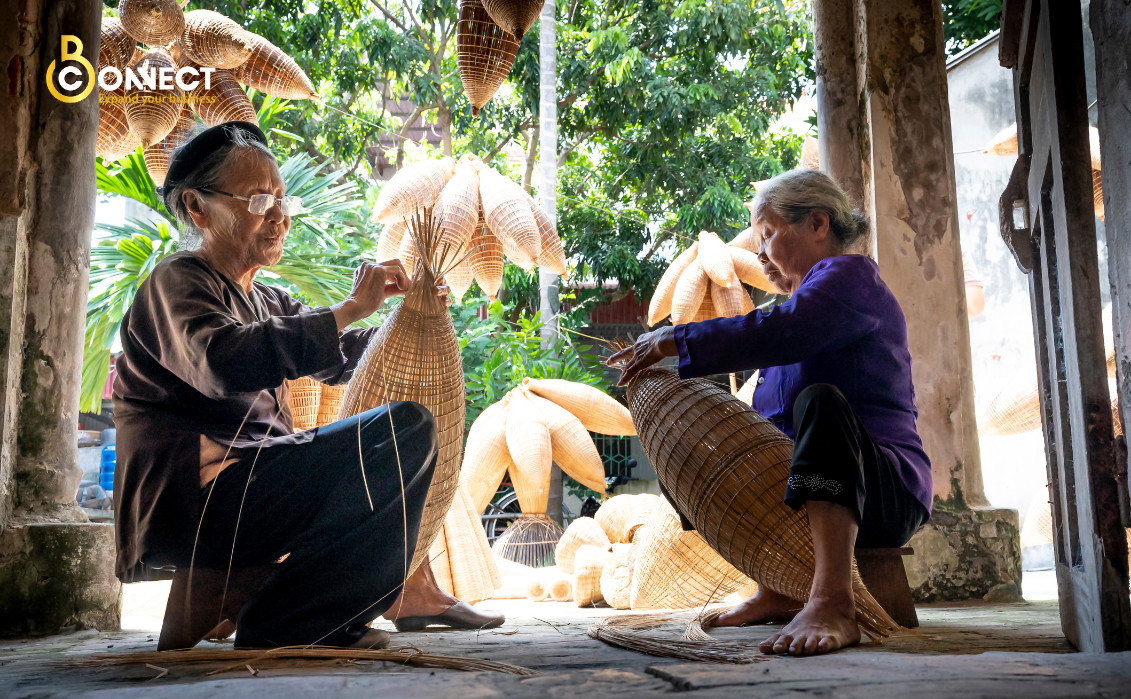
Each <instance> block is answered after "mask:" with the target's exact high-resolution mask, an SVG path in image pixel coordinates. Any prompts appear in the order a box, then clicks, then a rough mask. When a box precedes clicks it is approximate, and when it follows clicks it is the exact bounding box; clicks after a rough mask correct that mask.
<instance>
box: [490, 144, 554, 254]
mask: <svg viewBox="0 0 1131 699" xmlns="http://www.w3.org/2000/svg"><path fill="white" fill-rule="evenodd" d="M479 198H480V200H481V201H482V202H483V218H484V220H485V221H487V226H488V227H489V228H490V229H491V232H492V233H494V234H495V235H496V236H498V238H499V240H500V241H501V242H502V243H503V248H504V250H506V252H507V256H508V257H510V258H511V261H512V262H514V263H515V264H518V265H520V266H522V265H523V264H528V263H533V261H534V260H536V259H538V256H539V255H541V254H542V237H541V234H540V233H539V232H538V222H537V221H536V220H535V218H534V212H533V211H532V210H531V208H530V204H529V195H527V194H526V192H524V191H523V190H522V187H521V186H519V185H518V184H517V183H516V182H514V181H512V180H511V179H510V178H509V177H504V176H503V175H500V174H499V173H498V172H496V171H495V170H493V169H491V168H489V167H487V166H485V165H483V166H480V167H479Z"/></svg>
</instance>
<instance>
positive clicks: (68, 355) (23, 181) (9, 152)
mask: <svg viewBox="0 0 1131 699" xmlns="http://www.w3.org/2000/svg"><path fill="white" fill-rule="evenodd" d="M0 15H2V16H5V17H10V18H14V21H13V22H9V23H8V24H5V25H4V26H3V28H2V29H0V58H2V59H3V61H4V64H5V65H6V66H8V71H7V75H8V80H9V89H7V90H4V91H3V92H2V93H0V119H2V120H3V121H2V122H0V128H2V130H3V132H4V133H5V135H6V136H7V137H6V138H5V139H3V141H0V162H3V163H4V164H5V168H6V169H7V170H8V172H9V177H8V178H5V180H4V181H3V183H2V184H0V234H2V236H3V238H2V243H0V287H2V288H3V290H4V291H5V292H7V293H6V294H5V298H4V300H3V301H2V302H0V380H2V381H3V384H2V386H0V388H2V390H3V394H2V401H0V411H2V412H0V419H2V422H0V425H2V427H3V433H2V437H0V448H2V451H0V501H2V504H0V516H2V519H0V635H4V636H12V635H25V634H43V633H54V632H57V631H59V630H60V629H61V628H64V627H75V626H79V627H82V626H94V627H97V628H101V629H114V628H117V627H118V624H119V619H120V612H121V586H120V585H119V584H118V582H117V580H116V579H115V578H114V574H113V571H114V538H113V526H112V525H99V524H91V523H89V522H88V521H87V518H86V516H85V515H84V514H83V513H82V511H81V510H80V509H79V508H78V506H77V504H76V503H75V494H76V491H77V488H78V483H79V478H80V477H81V471H80V469H79V468H78V450H77V426H78V392H79V377H80V373H81V368H82V342H83V327H84V316H85V311H86V292H87V271H88V268H89V262H90V235H91V230H92V228H93V224H94V203H95V181H94V179H95V178H94V143H95V138H96V134H97V127H98V98H97V91H92V93H91V95H90V96H89V97H88V98H86V99H84V100H82V101H80V102H77V103H64V102H62V101H60V100H58V99H57V98H56V97H54V96H53V95H51V93H50V92H49V91H48V90H47V89H46V81H45V77H46V73H47V67H48V65H49V64H50V63H51V62H52V61H53V60H54V61H56V71H57V72H58V71H59V70H61V68H62V65H61V61H60V60H59V58H60V56H61V48H62V41H61V39H62V36H63V35H74V36H77V37H78V38H79V39H80V40H81V41H82V43H83V51H82V55H83V56H84V57H85V58H86V59H87V60H88V61H90V62H91V63H92V64H96V63H97V56H98V38H99V23H100V18H101V5H99V4H97V3H90V2H85V1H84V0H51V2H47V0H23V1H20V0H0Z"/></svg>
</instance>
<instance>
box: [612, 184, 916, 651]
mask: <svg viewBox="0 0 1131 699" xmlns="http://www.w3.org/2000/svg"><path fill="white" fill-rule="evenodd" d="M751 225H752V227H753V230H754V232H755V235H756V236H757V239H758V241H759V243H760V248H761V249H760V252H759V255H758V259H759V260H760V261H761V263H762V270H763V272H765V274H766V276H767V277H768V278H769V280H770V282H771V283H773V284H774V285H775V286H776V287H777V290H778V291H779V292H780V293H781V294H787V295H789V299H788V300H786V301H785V302H783V303H781V304H779V305H778V306H776V307H774V308H772V309H769V310H761V309H757V310H754V311H753V312H751V313H749V314H748V315H745V316H736V317H734V318H719V319H715V320H709V321H705V322H701V323H688V324H685V325H677V326H674V327H670V326H669V327H665V328H660V329H658V330H655V331H653V332H650V333H646V334H645V335H642V336H641V337H640V338H639V339H638V340H637V341H636V343H635V344H634V345H633V346H632V347H629V348H627V349H625V350H624V351H622V352H619V353H617V354H616V355H614V356H613V357H611V358H610V362H611V363H612V362H617V361H623V362H624V363H625V364H624V366H625V369H624V373H623V375H622V376H621V383H622V384H624V383H627V382H628V381H630V380H631V379H632V377H633V375H635V374H636V373H637V372H639V371H640V370H641V369H643V368H645V367H647V366H650V365H652V364H654V363H656V362H658V361H660V360H661V359H663V358H665V357H678V358H679V375H680V377H681V378H691V377H696V376H707V375H711V374H720V373H726V372H732V371H744V370H748V369H758V370H760V372H761V373H760V376H759V378H758V379H757V381H758V383H757V385H756V388H755V390H754V399H753V407H754V409H755V410H757V411H758V412H760V413H761V414H762V415H764V416H765V417H766V418H767V419H768V420H770V421H771V422H773V423H774V425H776V426H777V427H778V428H779V429H781V430H782V431H783V432H785V433H786V434H787V435H789V436H790V437H791V438H793V440H794V450H793V463H792V465H791V469H790V475H789V480H788V482H787V487H786V490H785V492H784V493H783V496H784V498H785V503H786V504H787V505H789V506H790V507H793V508H800V507H801V506H803V505H804V506H805V508H806V511H807V513H808V516H809V527H810V529H811V531H812V534H813V543H814V547H815V555H816V563H817V565H816V571H815V574H814V577H813V586H812V588H811V590H810V594H809V599H808V601H807V602H806V603H804V604H803V603H802V602H801V601H798V600H792V599H789V598H787V597H785V596H783V595H781V594H778V593H777V592H774V591H773V590H770V589H769V588H765V587H762V588H760V589H759V590H758V594H757V595H755V596H754V597H752V598H750V599H748V600H746V601H745V602H744V603H742V604H741V605H739V606H738V607H737V608H735V609H734V610H732V611H730V612H728V613H727V614H724V615H722V616H720V617H719V619H718V621H717V622H716V623H717V625H719V626H746V625H749V624H762V623H769V622H787V623H786V625H785V627H784V628H783V629H782V630H781V631H780V632H778V633H776V634H774V635H772V636H771V637H770V638H768V639H766V640H765V641H763V642H762V643H761V646H760V647H761V650H762V651H763V652H765V653H789V654H791V655H812V654H816V653H827V652H829V651H833V650H836V649H838V648H841V647H844V646H849V645H853V644H855V643H858V642H859V641H860V630H859V628H858V627H857V625H856V619H855V608H854V599H853V593H852V577H851V571H852V552H853V547H854V546H862V547H894V546H902V545H903V544H904V543H905V542H906V541H907V540H908V539H910V538H911V535H912V534H914V533H915V531H916V530H917V529H918V528H919V527H920V526H921V525H922V524H923V522H925V521H927V519H928V517H929V516H930V508H931V499H932V488H931V463H930V460H929V459H928V458H927V454H926V453H925V452H924V451H923V443H922V441H921V440H920V438H919V433H918V431H917V429H916V424H915V421H916V418H917V414H918V413H917V411H916V408H915V387H914V386H913V385H912V381H911V353H910V351H909V350H908V347H907V324H906V321H905V320H904V316H903V311H902V310H901V309H900V306H899V302H898V301H897V300H896V298H895V296H894V295H893V294H892V292H891V290H890V289H889V288H888V287H887V285H886V284H885V283H884V281H883V279H881V278H880V270H879V268H878V267H877V265H876V263H875V261H873V260H872V259H871V258H869V257H866V256H864V255H859V254H854V252H855V250H856V249H857V247H858V245H859V243H860V241H861V240H863V239H864V237H865V234H866V233H867V231H868V223H867V221H866V220H865V218H864V217H863V215H861V214H860V213H859V212H857V211H854V210H853V209H852V207H851V205H850V204H849V202H848V198H847V196H845V193H844V191H843V190H841V188H840V187H839V186H837V184H836V182H834V181H833V180H832V179H831V178H830V177H829V176H828V175H826V174H824V173H822V172H818V171H816V170H793V171H791V172H787V173H784V174H782V175H779V176H777V177H775V178H773V179H772V180H770V181H768V182H766V183H765V184H764V185H763V186H761V187H760V188H759V189H758V193H757V195H756V197H755V199H754V205H753V207H752V209H751ZM685 526H690V523H687V524H685Z"/></svg>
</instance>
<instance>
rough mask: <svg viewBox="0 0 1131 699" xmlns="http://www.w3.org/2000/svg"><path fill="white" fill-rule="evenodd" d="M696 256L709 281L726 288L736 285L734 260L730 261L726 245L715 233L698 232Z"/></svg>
mask: <svg viewBox="0 0 1131 699" xmlns="http://www.w3.org/2000/svg"><path fill="white" fill-rule="evenodd" d="M698 257H699V266H701V267H702V268H703V271H704V272H705V273H706V274H707V277H708V278H709V279H710V280H711V281H713V282H714V283H716V284H718V285H719V286H721V287H723V288H726V289H729V288H731V287H734V286H737V285H738V276H737V275H736V274H735V273H734V262H733V261H731V258H730V255H729V254H728V251H727V248H726V245H724V244H723V241H722V240H721V239H720V238H719V236H718V235H717V234H715V233H709V232H707V231H702V232H700V233H699V255H698Z"/></svg>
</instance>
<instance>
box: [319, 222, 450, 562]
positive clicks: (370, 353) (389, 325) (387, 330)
mask: <svg viewBox="0 0 1131 699" xmlns="http://www.w3.org/2000/svg"><path fill="white" fill-rule="evenodd" d="M408 235H410V236H412V237H413V238H414V239H416V240H417V241H418V247H419V249H420V250H421V251H422V252H423V253H424V255H423V257H422V259H421V262H422V264H421V265H420V266H419V274H418V275H417V276H416V278H415V279H414V280H413V282H412V285H411V286H410V287H409V290H408V294H407V295H406V296H405V299H404V301H403V302H402V303H401V304H400V305H399V306H397V307H396V308H395V309H394V310H393V312H392V313H390V314H389V317H388V319H386V320H385V322H384V324H382V325H381V327H380V329H379V330H378V331H377V334H376V335H375V336H374V337H373V339H372V340H371V341H370V342H369V346H368V347H366V349H365V354H364V355H362V358H361V362H360V363H359V364H358V367H357V369H356V370H355V371H354V374H353V378H352V379H351V380H350V383H349V388H348V389H347V390H346V395H345V398H344V400H343V401H342V408H341V411H340V412H339V418H344V417H348V416H350V415H356V414H358V413H360V412H363V411H365V410H369V409H371V408H374V407H377V406H379V405H382V404H385V403H390V402H392V401H415V402H417V403H420V404H422V405H423V406H424V407H425V408H427V409H428V410H429V411H430V412H431V413H432V416H433V418H435V420H436V431H437V452H438V453H437V458H436V467H435V470H434V471H433V476H432V485H431V487H430V488H429V490H428V498H427V500H426V502H425V504H424V513H423V514H422V515H421V523H420V532H419V534H418V536H417V546H416V553H415V555H414V556H413V560H412V565H411V567H410V569H409V571H408V572H409V574H411V573H412V572H413V571H415V570H416V568H417V566H419V564H420V561H421V560H423V559H424V557H425V556H427V555H428V548H429V546H430V545H431V544H432V539H433V537H435V536H436V533H437V532H438V531H439V530H440V527H441V525H442V524H443V521H444V516H445V515H446V514H447V512H448V508H450V507H451V504H452V500H453V498H455V491H456V486H457V485H458V483H459V469H460V462H461V460H460V451H461V448H462V446H463V420H464V410H465V402H466V397H467V396H466V392H465V389H464V381H463V365H462V364H461V361H460V353H459V342H458V341H457V339H456V331H455V327H454V326H453V325H452V319H451V315H450V314H449V313H448V310H447V308H446V307H445V306H444V303H443V301H442V300H441V299H440V298H439V297H438V296H437V295H436V290H435V286H436V279H437V278H438V277H440V276H442V274H443V272H445V271H446V267H447V265H449V264H451V260H449V259H446V257H445V255H444V253H443V252H442V251H441V250H439V249H438V244H439V239H440V231H439V227H438V226H437V225H435V223H434V222H433V220H432V216H431V211H427V210H426V211H424V212H423V213H422V214H420V215H418V216H417V217H415V218H413V220H412V221H410V224H409V231H408Z"/></svg>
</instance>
